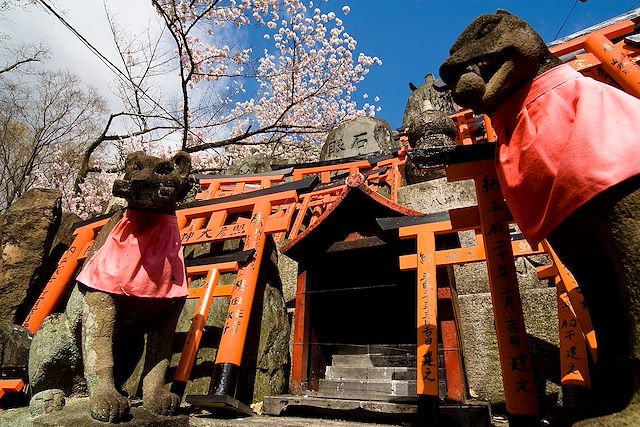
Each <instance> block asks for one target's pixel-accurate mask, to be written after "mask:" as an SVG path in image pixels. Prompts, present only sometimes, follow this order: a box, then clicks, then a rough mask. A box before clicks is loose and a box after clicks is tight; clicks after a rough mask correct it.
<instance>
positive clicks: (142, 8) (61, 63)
mask: <svg viewBox="0 0 640 427" xmlns="http://www.w3.org/2000/svg"><path fill="white" fill-rule="evenodd" d="M48 3H49V4H52V6H53V7H54V9H55V10H56V11H57V12H58V13H60V14H61V15H62V16H63V17H64V19H65V20H66V21H67V22H68V23H69V24H70V25H71V26H73V27H74V28H75V29H76V30H77V31H78V32H79V33H80V34H81V35H82V36H83V37H84V38H85V39H87V40H88V41H89V43H91V44H92V45H93V46H94V47H96V48H97V49H98V50H99V51H100V52H101V53H102V54H103V55H104V56H106V57H107V58H108V59H109V60H110V61H111V62H113V63H114V64H117V65H118V66H119V67H120V68H122V66H121V64H120V59H119V56H118V54H117V51H116V49H115V46H114V43H113V38H112V35H111V31H110V29H109V23H108V21H107V16H106V12H105V3H103V2H102V1H101V0H84V1H73V0H58V1H55V3H54V2H51V1H49V2H48ZM106 7H107V9H108V10H109V11H111V12H112V13H113V16H114V18H115V21H116V22H117V24H118V25H120V26H121V27H123V28H126V29H128V30H129V31H131V32H135V33H140V32H143V31H145V30H147V29H149V30H150V31H152V33H155V34H158V33H159V31H160V25H159V23H158V21H157V18H156V13H155V11H154V9H153V7H152V5H151V2H147V1H125V0H107V1H106ZM3 21H4V22H3V26H4V29H3V31H4V32H5V33H7V34H8V35H9V37H10V38H11V43H15V44H18V43H34V42H40V41H42V42H44V43H46V45H47V46H48V47H49V52H50V58H49V60H47V61H46V62H45V63H44V64H43V65H42V67H43V69H51V70H69V71H71V72H72V73H74V74H77V75H78V76H79V77H80V78H81V79H82V81H83V82H85V83H86V84H89V85H91V86H94V87H95V88H96V89H98V91H99V92H100V93H101V94H102V95H103V96H104V97H105V98H106V99H107V100H108V102H109V105H110V107H111V109H112V110H113V111H119V110H121V109H122V107H121V103H120V100H119V99H118V97H117V96H115V95H114V93H113V90H112V89H113V88H114V85H115V79H116V76H115V74H114V73H113V72H112V71H110V70H109V68H108V67H107V66H106V65H104V64H103V63H102V62H101V61H100V59H99V58H98V57H97V56H96V55H94V54H93V53H91V51H90V50H89V49H88V48H87V47H86V46H85V45H84V44H83V43H82V42H81V41H80V40H79V39H78V38H77V37H76V36H74V35H73V33H72V32H71V31H70V30H69V29H68V28H66V27H65V26H64V25H63V23H62V22H60V21H59V20H58V19H57V18H55V17H54V16H53V15H51V14H49V13H47V12H46V11H45V10H44V8H42V7H41V6H29V8H27V9H21V8H14V9H12V10H10V11H8V12H6V13H4V16H3ZM176 83H177V81H176Z"/></svg>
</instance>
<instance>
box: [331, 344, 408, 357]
mask: <svg viewBox="0 0 640 427" xmlns="http://www.w3.org/2000/svg"><path fill="white" fill-rule="evenodd" d="M415 353H416V345H415V344H364V345H342V346H339V347H337V348H336V350H335V351H334V354H386V355H403V354H415Z"/></svg>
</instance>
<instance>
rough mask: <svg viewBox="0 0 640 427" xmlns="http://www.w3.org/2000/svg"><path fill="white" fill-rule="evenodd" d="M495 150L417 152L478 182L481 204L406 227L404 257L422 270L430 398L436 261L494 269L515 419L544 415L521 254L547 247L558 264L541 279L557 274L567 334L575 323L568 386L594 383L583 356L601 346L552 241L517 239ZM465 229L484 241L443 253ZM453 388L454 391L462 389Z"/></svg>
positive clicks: (455, 175)
mask: <svg viewBox="0 0 640 427" xmlns="http://www.w3.org/2000/svg"><path fill="white" fill-rule="evenodd" d="M494 152H495V147H494V145H493V144H476V145H458V146H455V147H450V148H449V150H447V151H442V150H434V149H423V150H414V151H412V152H411V153H410V156H411V159H412V161H413V162H414V163H416V164H417V165H418V166H419V167H421V168H430V167H438V166H439V167H442V166H445V167H446V173H447V178H448V180H449V181H459V180H464V179H471V180H473V181H474V183H475V189H476V199H477V203H478V206H477V207H474V208H463V209H455V210H452V211H450V212H449V216H450V219H449V220H448V221H437V222H428V221H427V222H425V223H422V224H419V225H409V226H405V227H400V235H401V236H402V237H404V238H416V239H417V246H418V249H417V254H416V255H411V256H408V258H407V257H403V258H401V259H400V263H401V266H403V268H405V269H417V272H418V284H419V286H418V298H419V301H418V312H419V313H420V314H419V318H418V343H419V347H418V371H419V374H418V393H419V394H423V395H425V396H431V398H432V402H434V399H435V398H437V397H438V380H437V372H438V371H437V358H434V354H437V337H438V333H437V332H438V323H437V305H436V301H438V297H439V293H438V289H437V287H436V283H435V274H436V267H437V266H438V265H450V264H463V263H465V262H477V261H479V260H484V261H486V263H487V270H488V273H489V288H490V293H491V299H492V306H493V312H494V318H495V327H496V335H497V340H498V351H499V356H500V364H501V368H502V378H503V385H504V389H505V401H506V406H507V411H508V413H509V414H510V416H511V417H512V418H521V417H525V418H528V417H538V416H539V415H540V411H539V408H538V402H537V397H536V394H535V387H534V384H535V381H534V376H533V369H532V365H531V362H532V359H531V355H530V352H529V347H528V339H527V335H526V329H525V325H524V318H523V313H522V303H521V300H520V293H519V289H518V283H517V279H516V275H515V271H516V270H515V264H514V256H518V255H529V254H536V253H538V254H539V253H545V252H547V253H549V255H550V256H551V257H552V260H553V262H554V265H552V266H551V268H547V269H546V270H544V271H540V277H546V278H549V277H550V274H552V275H553V276H554V279H555V282H556V285H558V291H557V292H558V299H559V301H560V302H561V303H560V304H559V308H560V311H559V316H560V319H561V321H560V322H561V323H560V330H561V332H566V331H563V329H564V328H567V327H571V328H573V329H572V330H571V333H569V334H566V335H563V334H562V333H561V334H560V340H561V350H563V351H564V353H563V354H564V355H565V357H563V358H561V366H562V369H563V374H562V379H561V382H562V384H563V385H567V386H577V387H588V386H589V378H588V365H587V358H586V357H584V356H585V354H586V353H585V351H586V350H585V340H586V342H587V344H588V346H589V349H590V350H591V351H592V354H593V355H594V357H595V352H596V348H597V345H596V341H595V333H594V332H593V327H592V326H591V322H590V320H589V316H588V313H587V311H586V309H585V308H584V300H583V299H582V298H581V295H580V294H579V289H578V287H577V284H576V282H575V280H574V279H573V277H572V276H571V275H570V274H569V272H568V271H567V270H566V269H565V268H564V267H563V266H562V264H561V263H560V261H559V260H558V258H557V256H556V255H555V253H554V252H553V250H552V249H551V247H550V246H549V245H548V244H547V243H546V242H545V243H544V245H543V246H544V250H538V249H536V250H533V249H531V248H530V247H528V245H527V244H526V242H524V241H520V242H518V243H517V245H516V244H514V242H512V239H511V236H510V232H509V225H508V224H509V222H510V221H512V219H511V214H510V212H509V210H508V208H507V206H506V203H505V201H504V197H503V196H502V192H501V191H500V186H499V184H498V180H497V176H496V170H495V163H494V162H495V161H494V160H493V153H494ZM465 229H479V230H480V234H477V235H476V237H477V240H478V246H477V247H475V248H461V249H449V250H447V251H436V245H435V236H436V234H443V233H451V232H457V231H459V230H465ZM439 252H441V253H439ZM569 290H571V292H569ZM446 328H447V326H443V329H446ZM442 335H443V339H445V338H446V337H448V336H450V335H451V334H450V333H445V331H444V330H443V334H442ZM576 335H577V336H579V337H580V338H579V339H578V341H580V342H579V343H577V344H576V343H573V342H572V337H573V336H576ZM449 345H452V344H449ZM453 345H455V342H454V343H453ZM446 363H447V361H446V360H445V364H446ZM448 363H449V364H450V365H452V366H455V365H456V364H459V362H458V361H457V360H455V359H454V360H451V361H449V362H448ZM447 372H448V371H447ZM453 372H455V370H453ZM454 384H455V383H454ZM454 387H455V386H454ZM451 392H452V393H455V392H456V390H455V389H454V390H452V391H451Z"/></svg>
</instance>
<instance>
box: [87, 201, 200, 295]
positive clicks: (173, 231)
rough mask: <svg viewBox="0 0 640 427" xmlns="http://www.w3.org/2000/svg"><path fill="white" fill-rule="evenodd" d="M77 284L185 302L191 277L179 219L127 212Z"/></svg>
mask: <svg viewBox="0 0 640 427" xmlns="http://www.w3.org/2000/svg"><path fill="white" fill-rule="evenodd" d="M76 280H77V281H78V282H80V283H82V284H83V285H86V286H88V287H90V288H93V289H96V290H99V291H103V292H108V293H110V294H118V295H129V296H136V297H146V298H177V297H185V296H186V295H187V277H186V272H185V267H184V255H183V253H182V245H181V243H180V233H179V231H178V222H177V219H176V217H175V216H174V215H164V214H156V213H148V212H141V211H133V210H129V209H127V210H126V211H125V212H124V216H123V218H122V219H121V220H120V221H119V222H118V223H117V224H116V226H115V227H114V228H113V230H111V233H109V236H108V237H107V241H106V242H105V244H104V245H103V246H102V247H101V248H100V249H99V250H98V251H97V252H96V253H95V254H94V256H93V257H92V258H91V260H89V261H88V263H87V264H86V265H85V266H84V268H83V270H82V271H81V272H80V274H79V275H78V277H77V279H76Z"/></svg>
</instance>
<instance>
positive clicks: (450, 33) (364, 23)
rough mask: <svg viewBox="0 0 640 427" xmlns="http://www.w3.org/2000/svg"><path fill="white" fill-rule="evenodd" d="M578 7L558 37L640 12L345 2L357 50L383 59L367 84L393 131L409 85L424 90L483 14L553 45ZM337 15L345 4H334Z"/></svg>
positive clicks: (620, 5)
mask: <svg viewBox="0 0 640 427" xmlns="http://www.w3.org/2000/svg"><path fill="white" fill-rule="evenodd" d="M576 2H577V4H576V5H575V9H574V10H573V13H572V14H571V16H570V17H569V19H568V20H567V22H566V24H565V25H564V28H563V29H562V31H561V33H560V34H559V36H558V37H563V36H566V35H569V34H571V33H574V32H576V31H578V30H581V29H583V28H586V27H589V26H591V25H593V24H597V23H600V22H602V21H605V20H607V19H609V18H612V17H614V16H617V15H620V14H622V13H625V12H626V11H628V10H629V9H631V8H638V7H640V1H636V0H589V1H587V2H586V3H583V2H581V1H577V0H542V1H540V0H535V1H534V0H517V1H516V0H512V1H493V0H456V1H450V0H429V1H427V0H345V4H348V5H349V6H350V7H351V12H350V13H349V14H348V15H347V16H344V17H342V16H341V18H343V21H344V25H345V28H346V30H347V31H348V32H349V33H350V34H352V35H353V36H354V37H355V38H356V40H358V49H359V50H361V51H363V52H365V53H367V54H369V55H376V56H378V57H380V58H381V59H382V62H383V65H382V66H381V67H375V68H374V69H373V70H372V71H371V72H370V73H369V75H368V76H367V78H366V80H365V81H364V82H363V83H362V86H361V90H362V92H363V93H365V92H366V93H368V94H369V99H371V98H373V97H374V96H379V97H380V102H379V104H380V106H381V107H382V111H380V112H379V113H377V117H378V118H381V119H384V120H386V121H388V122H389V124H390V125H391V127H392V129H395V128H398V127H400V126H401V125H402V114H403V112H404V107H405V104H406V101H407V98H408V97H409V94H410V90H409V84H408V83H409V81H412V82H413V83H414V84H416V86H419V85H420V84H421V83H422V82H423V80H424V76H425V74H427V73H432V74H435V75H437V73H438V68H439V67H440V64H441V63H442V62H443V61H444V60H445V59H446V58H447V56H448V54H449V48H450V47H451V45H452V44H453V42H454V41H455V39H456V38H457V36H458V35H459V34H460V33H461V32H462V30H463V29H464V28H465V27H466V26H467V25H468V24H469V23H470V22H471V21H472V20H473V19H474V18H475V17H476V16H478V15H481V14H483V13H494V12H495V11H496V9H497V8H502V9H506V10H508V11H509V12H511V13H513V14H514V15H517V16H519V17H520V18H523V19H524V20H526V21H527V22H529V24H531V25H532V26H533V27H534V28H535V29H536V30H537V31H538V32H539V33H540V35H541V36H542V38H543V39H544V40H545V41H547V42H549V41H552V40H555V39H556V33H557V32H558V30H559V29H560V27H561V25H562V22H563V21H564V19H565V18H566V17H567V15H568V14H569V11H570V10H571V8H572V7H573V5H574V4H575V3H576ZM330 7H331V8H332V9H333V10H336V11H338V10H339V9H340V8H341V5H340V4H338V3H335V2H334V1H331V2H330Z"/></svg>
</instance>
